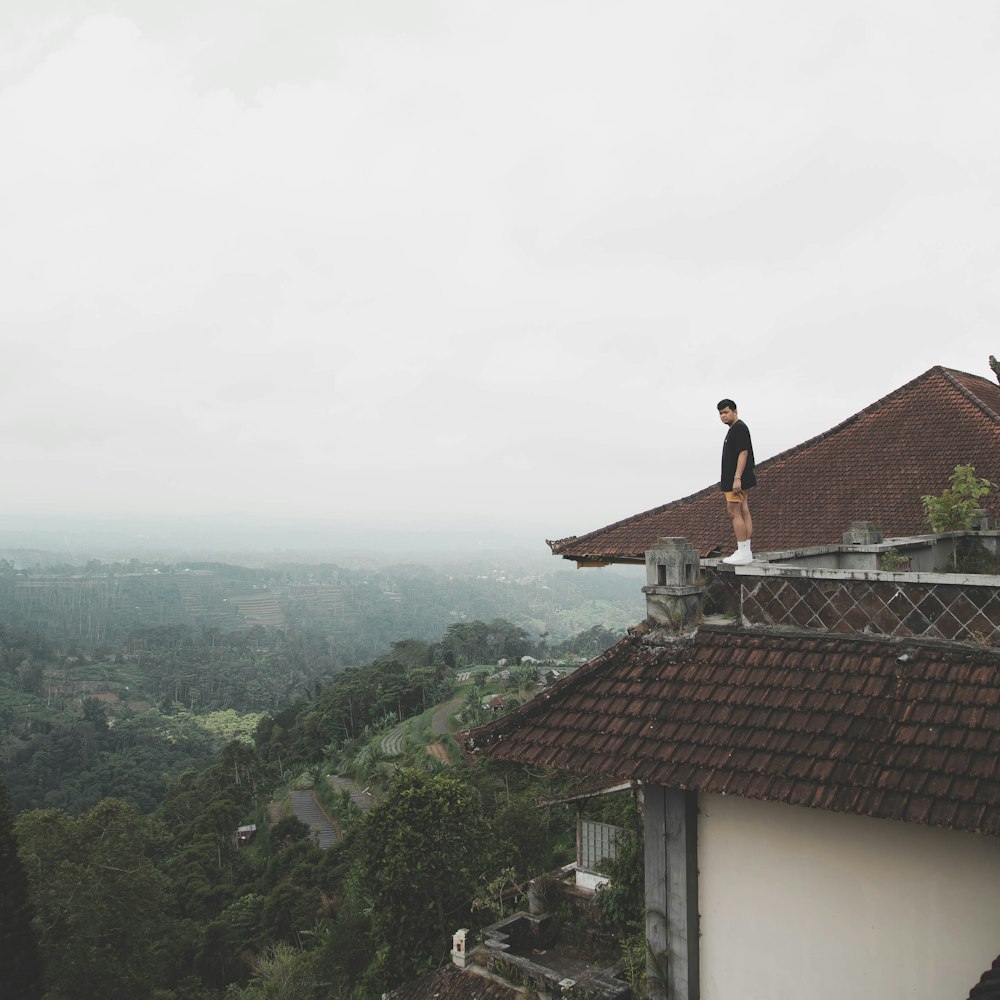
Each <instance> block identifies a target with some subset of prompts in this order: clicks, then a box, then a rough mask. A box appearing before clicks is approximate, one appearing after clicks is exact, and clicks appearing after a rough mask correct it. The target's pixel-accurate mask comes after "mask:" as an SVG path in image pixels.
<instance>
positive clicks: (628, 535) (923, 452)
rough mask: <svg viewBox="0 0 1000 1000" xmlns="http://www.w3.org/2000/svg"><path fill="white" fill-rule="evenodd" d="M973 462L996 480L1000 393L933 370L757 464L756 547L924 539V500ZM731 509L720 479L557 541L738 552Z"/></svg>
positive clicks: (619, 550)
mask: <svg viewBox="0 0 1000 1000" xmlns="http://www.w3.org/2000/svg"><path fill="white" fill-rule="evenodd" d="M967 464H972V465H974V466H975V468H976V474H977V475H979V476H982V477H985V478H986V479H989V480H990V481H992V482H1000V385H997V384H996V383H995V382H991V381H989V380H988V379H985V378H980V377H978V376H976V375H969V374H967V373H965V372H958V371H953V370H951V369H949V368H941V367H935V368H931V369H930V370H929V371H927V372H924V374H923V375H921V376H919V377H918V378H915V379H914V380H913V381H912V382H908V383H907V384H906V385H904V386H902V387H901V388H899V389H897V390H896V391H895V392H892V393H890V394H889V395H888V396H885V397H884V398H882V399H880V400H878V402H876V403H872V405H871V406H868V407H866V408H865V409H864V410H862V411H861V412H860V413H856V414H855V415H854V416H853V417H850V418H849V419H847V420H845V421H844V422H843V423H840V424H837V426H836V427H833V428H832V429H831V430H828V431H827V432H826V433H824V434H820V435H818V436H817V437H814V438H810V439H809V440H808V441H805V442H804V443H803V444H800V445H797V446H796V447H794V448H791V449H789V450H788V451H784V452H782V453H781V454H780V455H775V456H774V457H773V458H769V459H768V460H767V461H764V462H759V463H758V465H757V486H756V488H755V489H754V490H753V498H752V508H753V515H754V548H755V549H756V551H758V552H775V551H779V550H783V549H794V548H802V547H805V546H810V545H835V544H839V543H840V541H841V539H842V536H843V534H844V532H845V531H846V530H847V528H848V526H849V525H850V523H851V522H852V521H874V522H876V523H877V524H878V525H879V526H880V527H881V529H882V532H883V534H884V535H885V536H886V537H889V536H893V537H900V536H906V535H915V534H920V533H921V532H923V531H926V523H925V521H924V512H923V506H922V504H921V499H920V498H921V496H922V495H926V494H939V493H941V491H942V490H944V488H945V487H946V486H948V484H949V477H950V476H951V474H952V472H953V471H954V468H955V466H956V465H967ZM818 484H822V490H821V491H820V490H819V485H818ZM991 502H992V504H993V505H994V507H996V505H997V502H996V499H995V498H994V497H991V498H989V499H988V500H987V504H988V505H989V503H991ZM725 507H726V505H725V504H724V503H723V502H722V501H721V499H720V497H719V489H718V484H717V483H713V484H712V485H711V486H708V487H706V488H705V489H703V490H701V491H700V492H699V493H694V494H692V495H691V496H689V497H684V498H683V499H682V500H675V501H673V502H671V503H668V504H665V505H664V506H662V507H656V508H654V509H653V510H649V511H646V512H645V513H643V514H636V515H635V516H634V517H630V518H626V519H625V520H624V521H618V522H617V523H615V524H612V525H609V526H608V527H606V528H600V529H599V530H597V531H591V532H590V533H588V534H586V535H580V536H573V537H570V538H564V539H561V540H560V541H556V542H550V543H549V544H550V545H551V547H552V551H553V552H554V553H555V554H556V555H561V556H563V557H564V558H566V559H575V560H577V561H579V562H596V563H602V562H642V561H643V559H644V554H645V552H646V550H647V549H649V548H651V547H652V546H653V545H654V544H655V543H656V541H657V539H659V538H661V537H665V536H666V537H683V538H686V539H687V540H688V541H689V542H691V544H692V545H694V547H695V548H696V549H698V551H699V552H700V553H701V554H702V555H709V554H710V553H713V552H716V551H720V550H723V549H726V550H728V549H729V548H731V547H732V541H731V537H732V528H731V527H730V523H729V518H728V516H727V514H726V509H725ZM994 513H996V511H995V510H994Z"/></svg>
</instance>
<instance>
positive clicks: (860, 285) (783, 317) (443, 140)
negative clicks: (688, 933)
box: [0, 0, 1000, 538]
mask: <svg viewBox="0 0 1000 1000" xmlns="http://www.w3.org/2000/svg"><path fill="white" fill-rule="evenodd" d="M998 105H1000V6H998V5H997V4H996V3H995V0H985V2H977V0H962V2H961V3H958V4H954V3H948V4H946V3H944V2H943V0H942V2H935V3H927V2H920V0H898V2H897V0H894V2H878V0H864V2H853V0H841V2H839V3H836V4H830V3H815V2H805V3H804V2H802V0H795V2H787V3H776V2H769V0H762V2H754V3H746V2H743V0H730V2H725V3H719V2H714V3H713V2H701V3H689V2H685V3H678V2H669V0H614V2H611V0H606V2H588V0H492V2H485V0H281V2H267V0H230V2H227V0H144V2H139V0H133V2H129V0H5V2H4V3H3V5H2V12H0V137H2V139H0V142H2V146H0V149H2V155H0V234H2V235H0V254H2V259H0V285H2V292H0V347H2V363H0V454H2V456H3V468H4V474H3V490H2V493H0V507H2V510H3V512H4V513H6V514H24V513H34V514H39V513H41V514H46V513H53V514H58V513H61V514H67V513H68V514H75V515H91V514H97V513H100V514H103V515H112V516H122V517H130V516H143V517H149V516H160V515H183V516H186V517H190V516H207V515H219V514H222V515H227V514H232V513H239V514H242V515H249V516H251V517H253V516H261V517H279V518H283V519H295V518H316V517H322V518H331V519H336V520H340V521H347V522H351V521H357V522H365V523H372V522H377V523H385V524H387V525H392V526H396V527H398V526H406V527H419V526H421V525H425V524H426V525H429V526H441V525H447V524H456V525H459V526H462V527H466V528H472V529H475V528H476V527H478V526H492V527H493V528H499V529H502V528H504V527H506V526H516V528H517V530H518V531H522V532H523V531H526V532H528V533H534V534H537V535H538V536H539V538H544V537H549V538H558V537H562V536H565V535H569V534H578V533H582V532H584V531H587V530H590V529H593V528H597V527H600V526H602V525H604V524H607V523H610V522H612V521H615V520H618V519H620V518H623V517H627V516H630V515H632V514H635V513H638V512H640V511H643V510H646V509H648V508H651V507H654V506H657V505H658V504H661V503H664V502H666V501H668V500H672V499H676V498H677V497H680V496H684V495H687V494H688V493H691V492H694V491H695V490H698V489H701V488H702V487H704V486H706V485H708V484H709V483H711V482H713V480H715V479H717V476H718V456H719V451H720V448H721V442H722V437H723V434H724V430H725V429H724V428H723V426H722V425H721V424H720V423H719V421H718V417H717V414H716V411H715V403H716V401H717V400H718V399H719V398H720V397H721V396H732V397H734V398H735V399H736V401H737V403H738V404H739V407H740V413H741V416H743V417H744V419H745V420H746V421H747V422H748V424H749V425H750V427H751V430H752V431H753V434H754V443H755V449H756V453H757V458H758V461H760V460H763V459H765V458H767V457H769V456H771V455H773V454H775V453H777V452H779V451H781V450H783V449H785V448H787V447H790V446H792V445H794V444H796V443H798V442H799V441H801V440H803V439H805V438H807V437H809V436H812V435H814V434H817V433H820V432H822V431H824V430H826V429H828V428H829V427H831V426H833V425H834V424H836V423H838V422H839V421H840V420H843V419H845V418H846V417H848V416H850V415H851V414H852V413H854V412H856V411H857V410H858V409H860V408H862V407H863V406H866V405H868V404H869V403H871V402H873V401H874V400H876V399H878V398H879V397H881V396H883V395H885V394H886V393H888V392H890V391H892V390H893V389H895V388H897V387H898V386H899V385H902V384H903V383H904V382H907V381H909V380H910V379H912V378H914V377H916V376H917V375H919V374H920V373H922V372H923V371H925V370H926V369H928V368H930V367H931V366H932V365H935V364H943V365H946V366H949V367H953V368H958V369H962V370H966V371H972V372H975V373H977V374H982V375H986V376H990V375H991V373H990V371H989V368H988V366H987V356H988V355H989V354H990V353H994V354H1000V186H998V182H1000V109H998ZM959 457H960V456H959Z"/></svg>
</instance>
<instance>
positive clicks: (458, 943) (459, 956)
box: [451, 927, 469, 969]
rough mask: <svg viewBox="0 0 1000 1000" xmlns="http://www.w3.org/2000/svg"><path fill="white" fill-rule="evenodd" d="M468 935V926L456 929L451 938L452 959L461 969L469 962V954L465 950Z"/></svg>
mask: <svg viewBox="0 0 1000 1000" xmlns="http://www.w3.org/2000/svg"><path fill="white" fill-rule="evenodd" d="M468 935H469V930H468V928H467V927H463V928H462V929H461V930H458V931H455V933H454V934H453V935H452V938H451V960H452V961H453V962H454V963H455V964H456V965H457V966H458V967H459V968H460V969H464V968H465V967H466V966H467V965H468V964H469V955H468V952H467V951H466V950H465V946H466V938H467V937H468Z"/></svg>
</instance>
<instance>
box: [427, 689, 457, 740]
mask: <svg viewBox="0 0 1000 1000" xmlns="http://www.w3.org/2000/svg"><path fill="white" fill-rule="evenodd" d="M464 701H465V696H464V695H459V696H458V697H457V698H452V699H451V701H446V702H445V703H444V704H443V705H439V706H438V707H437V708H436V709H435V710H434V714H433V715H432V716H431V729H432V730H433V731H434V732H435V733H437V734H438V736H447V735H448V733H450V732H451V731H452V730H451V726H449V724H448V723H449V722H450V721H451V716H452V713H453V712H454V711H455V709H456V708H458V706H459V705H461V704H462V702H464Z"/></svg>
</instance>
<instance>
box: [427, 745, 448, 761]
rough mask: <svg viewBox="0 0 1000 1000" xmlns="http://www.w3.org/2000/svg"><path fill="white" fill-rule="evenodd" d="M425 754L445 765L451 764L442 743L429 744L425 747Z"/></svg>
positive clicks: (446, 749)
mask: <svg viewBox="0 0 1000 1000" xmlns="http://www.w3.org/2000/svg"><path fill="white" fill-rule="evenodd" d="M427 752H428V753H429V754H430V755H431V756H432V757H437V759H438V760H440V761H443V762H444V763H445V764H450V763H451V754H450V753H448V748H447V747H446V746H445V745H444V744H443V743H431V744H430V746H428V747H427Z"/></svg>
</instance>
